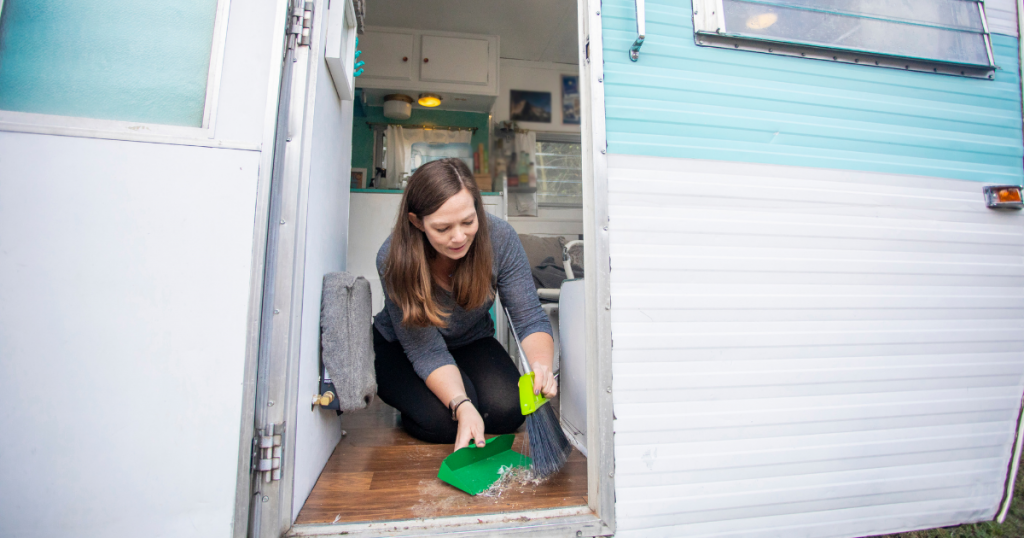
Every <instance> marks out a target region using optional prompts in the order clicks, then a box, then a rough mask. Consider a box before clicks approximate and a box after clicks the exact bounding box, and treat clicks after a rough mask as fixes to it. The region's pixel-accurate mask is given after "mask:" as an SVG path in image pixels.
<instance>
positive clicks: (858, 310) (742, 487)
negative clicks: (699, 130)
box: [608, 45, 1024, 538]
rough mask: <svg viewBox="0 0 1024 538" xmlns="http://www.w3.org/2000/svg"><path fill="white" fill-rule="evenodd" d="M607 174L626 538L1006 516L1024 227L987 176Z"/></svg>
mask: <svg viewBox="0 0 1024 538" xmlns="http://www.w3.org/2000/svg"><path fill="white" fill-rule="evenodd" d="M645 47H646V45H645ZM620 147H621V143H620ZM608 162H609V178H608V183H609V200H610V202H609V215H610V241H611V245H610V249H611V267H612V271H611V294H612V338H613V364H614V372H613V374H614V395H615V415H616V421H615V460H616V469H615V470H616V473H615V485H616V491H615V495H616V519H617V525H618V532H617V536H619V537H620V538H621V537H633V536H637V537H640V536H642V537H645V538H646V537H654V536H688V537H697V536H743V537H755V536H766V537H767V536H800V537H825V536H845V537H853V536H865V535H872V534H879V533H883V532H895V531H900V530H909V529H915V528H926V527H937V526H945V525H952V524H957V523H963V522H971V521H980V520H986V519H990V518H992V517H993V515H994V514H995V512H996V510H997V507H998V504H999V502H1000V500H1001V497H1002V491H1003V486H1004V480H1005V478H1006V473H1007V467H1008V464H1009V458H1010V454H1011V449H1012V444H1013V439H1014V435H1015V427H1016V417H1017V412H1018V409H1019V405H1020V401H1021V394H1022V391H1024V332H1022V329H1024V248H1022V247H1024V226H1022V225H1024V215H1022V214H1021V213H1020V212H994V211H991V210H988V209H986V208H985V207H984V205H983V203H982V200H981V195H980V190H981V189H980V186H979V185H978V184H977V183H973V182H965V181H956V180H947V179H938V178H932V177H920V176H901V175H885V174H877V173H865V172H851V171H842V170H823V169H815V168H806V167H788V166H773V165H761V164H746V163H725V162H711V161H701V160H688V159H672V158H658V157H639V156H625V155H614V154H613V155H609V158H608Z"/></svg>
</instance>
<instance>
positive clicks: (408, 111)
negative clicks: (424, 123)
mask: <svg viewBox="0 0 1024 538" xmlns="http://www.w3.org/2000/svg"><path fill="white" fill-rule="evenodd" d="M410 116H412V97H409V96H408V95H405V94H401V93H391V94H388V95H385V96H384V117H385V118H391V119H393V120H407V119H409V117H410Z"/></svg>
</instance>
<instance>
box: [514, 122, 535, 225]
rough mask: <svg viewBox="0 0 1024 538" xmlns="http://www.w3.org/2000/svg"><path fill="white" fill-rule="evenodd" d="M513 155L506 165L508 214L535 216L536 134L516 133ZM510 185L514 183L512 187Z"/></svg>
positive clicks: (529, 132) (530, 132)
mask: <svg viewBox="0 0 1024 538" xmlns="http://www.w3.org/2000/svg"><path fill="white" fill-rule="evenodd" d="M513 148H515V149H514V151H515V154H514V155H512V156H511V157H510V161H509V165H508V168H509V170H508V177H509V186H508V193H509V196H508V214H509V216H517V217H536V216H537V166H536V162H537V133H535V132H533V131H528V132H525V133H516V138H515V143H514V144H513ZM513 178H514V179H513ZM512 183H516V185H514V186H513V184H512Z"/></svg>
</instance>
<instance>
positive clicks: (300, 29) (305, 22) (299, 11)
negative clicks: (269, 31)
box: [288, 0, 313, 50]
mask: <svg viewBox="0 0 1024 538" xmlns="http://www.w3.org/2000/svg"><path fill="white" fill-rule="evenodd" d="M292 3H293V6H292V14H291V17H289V19H288V49H289V50H290V49H294V48H295V47H296V46H307V47H308V46H309V33H310V29H311V28H312V27H313V2H303V1H302V0H294V2H292Z"/></svg>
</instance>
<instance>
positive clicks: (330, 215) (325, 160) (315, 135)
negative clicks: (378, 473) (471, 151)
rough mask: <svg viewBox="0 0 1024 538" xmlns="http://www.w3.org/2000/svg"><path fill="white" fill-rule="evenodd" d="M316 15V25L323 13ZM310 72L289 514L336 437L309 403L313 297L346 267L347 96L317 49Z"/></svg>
mask: <svg viewBox="0 0 1024 538" xmlns="http://www.w3.org/2000/svg"><path fill="white" fill-rule="evenodd" d="M323 4H324V5H323V6H317V8H318V9H320V10H322V12H324V13H326V11H327V9H326V2H323ZM320 20H321V23H322V26H321V30H323V28H324V27H325V26H323V25H326V24H327V18H326V17H324V18H322V19H320ZM322 37H323V33H322V32H319V33H317V35H315V36H314V38H313V42H312V44H311V45H310V48H311V50H323V46H324V45H323V42H322ZM311 71H312V73H311V75H310V77H311V79H310V81H309V82H310V84H311V85H313V86H314V87H315V88H316V91H315V96H314V99H313V103H314V109H313V115H312V121H313V131H312V136H311V138H310V139H309V140H310V142H309V143H310V144H311V145H312V148H311V151H310V153H309V155H310V161H309V166H310V168H309V184H308V189H309V190H308V196H307V198H306V200H307V202H306V203H307V205H306V242H305V264H304V271H305V274H304V277H303V289H302V329H301V330H302V333H301V336H300V343H299V383H298V391H297V395H296V397H297V398H298V402H297V403H296V416H295V424H296V430H295V431H296V438H295V456H296V457H295V458H294V465H295V475H294V476H295V483H294V487H293V489H292V514H291V517H292V521H295V518H296V517H298V515H299V510H301V509H302V505H303V504H304V503H305V501H306V497H308V496H309V492H310V491H312V490H313V486H314V485H316V481H317V479H318V478H319V476H320V472H321V470H322V469H323V467H324V465H325V464H326V463H327V459H328V458H330V456H331V453H332V452H334V447H335V445H337V444H338V441H340V440H341V419H340V417H339V416H338V415H337V414H336V413H335V412H334V411H330V410H321V409H320V408H312V407H311V406H310V405H309V402H310V401H312V398H313V396H314V395H316V394H319V392H320V390H319V389H320V386H319V380H320V301H321V297H322V293H323V279H324V275H325V274H327V273H331V272H336V271H344V270H345V269H346V266H347V259H346V258H347V256H346V255H347V251H348V229H349V188H348V186H349V178H350V175H349V170H350V167H349V163H351V161H352V128H351V124H352V113H353V102H352V101H342V100H341V99H339V98H338V94H337V92H336V91H335V88H334V82H333V80H332V78H331V76H330V72H329V71H328V68H327V63H326V62H325V61H324V60H323V55H320V58H319V65H318V66H317V68H316V69H315V70H311ZM364 128H365V125H364ZM367 130H368V129H367Z"/></svg>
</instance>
